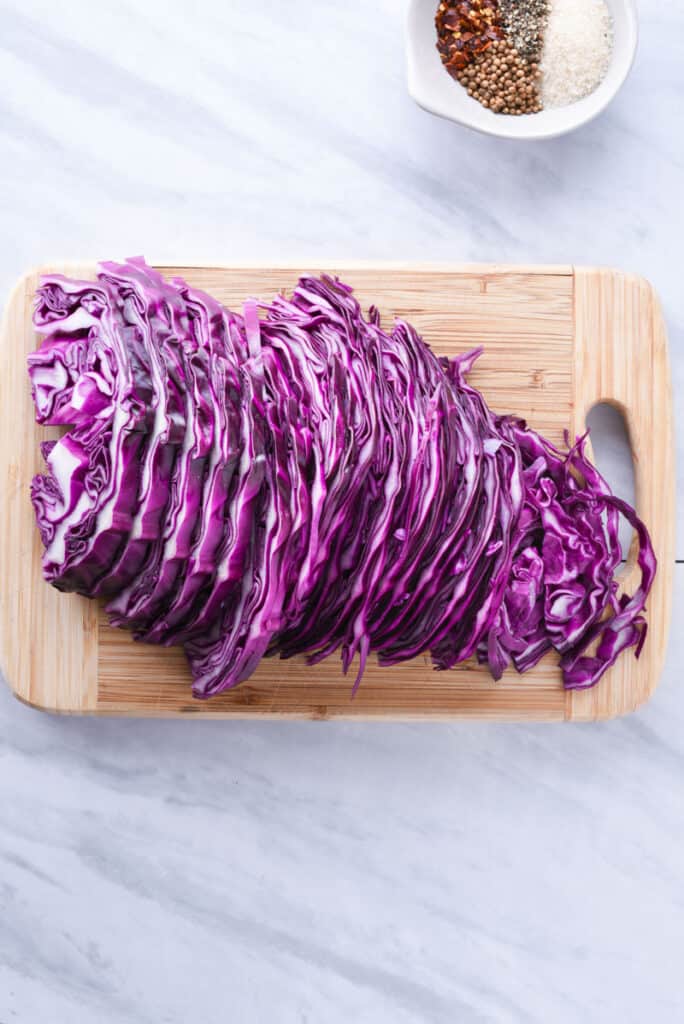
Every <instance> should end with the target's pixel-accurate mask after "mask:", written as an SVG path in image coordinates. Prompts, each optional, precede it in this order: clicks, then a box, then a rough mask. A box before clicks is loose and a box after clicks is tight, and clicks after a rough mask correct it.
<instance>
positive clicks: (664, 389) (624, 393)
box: [568, 267, 675, 718]
mask: <svg viewBox="0 0 684 1024" xmlns="http://www.w3.org/2000/svg"><path fill="white" fill-rule="evenodd" d="M574 390H575V418H574V429H575V434H581V433H583V432H584V430H585V429H586V420H587V414H588V413H589V410H590V409H591V408H592V406H594V405H596V404H597V403H598V402H607V403H609V404H610V405H613V406H615V407H616V408H617V409H619V410H620V412H621V413H622V415H623V417H624V420H625V424H626V427H627V433H628V437H629V443H630V448H631V452H632V459H633V462H634V478H635V485H636V508H637V512H638V514H639V516H640V517H641V518H642V519H643V520H644V522H645V523H646V524H647V525H648V527H649V530H650V532H651V536H652V538H653V541H654V546H655V548H656V557H657V559H658V573H657V575H656V580H655V583H654V586H653V590H652V592H651V595H650V598H649V602H648V621H649V636H648V638H647V641H646V644H645V645H644V650H643V653H642V656H641V660H640V664H639V668H640V672H639V676H640V679H641V683H640V686H639V688H638V692H637V693H636V695H635V698H634V700H633V705H634V706H637V705H638V704H640V703H641V702H642V701H643V700H645V699H646V698H647V697H648V696H649V694H650V693H651V692H652V689H653V686H654V680H655V679H657V678H658V676H659V675H660V671H661V669H662V662H663V660H664V655H665V648H666V644H667V635H668V630H669V624H670V623H669V618H670V593H671V588H672V573H673V564H674V523H675V514H674V513H675V467H674V434H673V421H672V393H671V382H670V368H669V359H668V351H667V335H666V331H665V325H664V322H663V317H662V313H661V310H660V304H659V302H658V299H657V297H656V295H655V293H654V291H653V288H652V287H651V285H650V284H649V283H648V281H645V280H644V279H643V278H640V277H636V276H634V275H631V274H623V273H621V272H619V271H616V270H602V269H593V268H588V267H578V268H575V382H574ZM637 554H638V547H637V544H636V538H635V540H634V542H633V544H632V547H631V549H630V553H629V557H628V560H627V565H626V567H625V571H624V574H623V586H624V589H625V590H627V591H628V592H630V591H631V590H632V589H634V587H636V586H637V585H638V581H639V568H638V566H637V564H636V559H637ZM624 660H625V659H622V661H623V663H624ZM632 689H633V681H632ZM623 696H625V695H624V694H623ZM607 701H608V702H609V703H608V704H606V702H607ZM568 702H569V706H570V712H569V714H568V717H572V718H578V717H579V718H584V717H586V718H596V717H597V715H598V716H599V717H602V718H603V717H610V716H611V715H613V714H621V713H624V711H627V710H630V709H631V708H630V707H628V706H627V707H626V706H621V701H620V692H619V687H618V688H617V690H615V691H614V688H613V687H611V689H610V692H608V689H607V688H605V687H601V686H598V687H596V688H595V689H594V690H591V691H585V692H582V693H578V692H574V693H571V694H569V695H568Z"/></svg>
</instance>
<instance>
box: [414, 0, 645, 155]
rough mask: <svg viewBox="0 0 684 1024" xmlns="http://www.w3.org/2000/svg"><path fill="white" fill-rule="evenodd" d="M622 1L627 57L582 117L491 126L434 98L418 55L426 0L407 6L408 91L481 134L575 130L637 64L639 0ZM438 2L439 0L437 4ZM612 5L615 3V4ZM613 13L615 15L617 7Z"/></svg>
mask: <svg viewBox="0 0 684 1024" xmlns="http://www.w3.org/2000/svg"><path fill="white" fill-rule="evenodd" d="M608 2H609V3H610V0H608ZM618 2H619V3H621V4H623V5H624V13H625V26H626V29H627V40H628V45H627V47H626V48H625V51H624V55H623V60H622V62H621V63H622V66H621V69H620V72H619V75H618V77H617V78H616V79H615V82H614V83H613V86H612V88H611V89H610V90H609V91H607V92H606V94H605V96H603V98H602V99H601V101H600V103H599V104H598V105H597V106H596V107H595V108H594V109H592V110H591V111H589V112H588V113H587V114H586V115H585V116H583V117H579V118H578V119H577V120H575V121H571V122H569V123H565V124H563V125H556V126H554V125H553V124H551V125H548V126H547V127H546V128H538V129H535V128H534V126H533V125H531V124H530V120H528V118H537V117H538V116H539V115H538V114H529V115H527V116H526V117H521V118H505V117H499V118H498V119H497V122H495V123H494V124H493V125H492V126H491V127H490V126H488V125H485V124H482V123H481V122H476V121H474V120H472V119H471V118H470V117H469V116H468V114H467V112H466V113H465V115H464V114H463V113H460V112H457V111H453V110H452V111H447V110H446V109H444V106H443V105H441V104H439V103H436V102H433V100H432V99H431V96H430V90H429V88H427V89H424V88H423V83H422V82H421V77H420V76H421V65H422V62H421V61H420V59H419V58H418V52H417V42H416V38H415V32H414V27H415V19H416V18H417V17H418V12H419V9H421V8H423V6H425V4H426V0H410V2H409V4H408V6H407V9H406V16H405V21H404V30H405V49H406V65H407V88H408V93H409V95H410V96H411V98H412V99H413V101H414V102H415V103H417V104H418V106H419V107H421V108H422V109H423V110H425V111H427V113H429V114H433V115H434V116H436V117H441V118H444V119H445V120H447V121H453V122H454V123H455V124H459V125H462V126H463V127H464V128H468V129H470V130H471V131H474V132H478V133H479V134H480V135H489V136H492V137H494V138H502V139H517V140H520V141H530V142H534V141H540V140H543V139H554V138H558V137H559V136H561V135H567V134H568V133H569V132H573V131H575V130H576V129H577V128H582V127H584V125H587V124H590V123H591V122H592V121H593V120H594V119H595V118H597V117H598V116H599V115H600V114H602V113H603V111H604V110H605V109H606V107H607V106H608V105H609V104H610V103H611V102H612V101H613V99H614V98H615V96H617V94H618V92H619V91H620V89H621V88H622V86H623V85H624V83H625V81H626V79H627V77H628V75H629V73H630V71H631V70H632V67H633V65H634V60H635V58H636V54H637V49H638V45H639V17H638V11H637V5H636V0H618ZM436 4H437V0H435V7H436ZM610 6H611V7H612V5H610ZM611 13H613V15H614V10H613V11H612V12H611ZM455 84H456V83H455ZM590 95H591V94H590ZM574 105H575V104H570V105H569V107H561V108H557V109H559V110H568V109H572V107H573V106H574ZM509 120H510V121H512V122H513V124H511V125H510V127H507V126H506V124H503V123H502V124H501V125H500V126H499V124H498V121H501V122H505V121H509ZM521 129H522V130H521Z"/></svg>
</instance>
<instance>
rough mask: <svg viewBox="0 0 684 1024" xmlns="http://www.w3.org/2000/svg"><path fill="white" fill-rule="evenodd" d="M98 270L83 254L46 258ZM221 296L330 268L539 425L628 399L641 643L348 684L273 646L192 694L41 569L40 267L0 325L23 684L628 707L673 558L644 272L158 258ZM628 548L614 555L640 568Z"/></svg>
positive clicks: (576, 419) (664, 388) (21, 690)
mask: <svg viewBox="0 0 684 1024" xmlns="http://www.w3.org/2000/svg"><path fill="white" fill-rule="evenodd" d="M45 269H49V270H51V271H52V270H61V271H62V272H65V273H69V274H73V275H75V276H79V277H91V276H93V274H94V271H95V268H94V266H93V265H80V266H73V265H70V266H60V267H56V266H51V267H49V268H45ZM159 269H160V270H161V271H162V273H164V274H169V275H173V274H180V275H181V276H183V277H185V278H186V279H187V280H188V281H190V282H191V283H192V284H193V285H195V286H197V287H200V288H204V289H206V290H207V291H209V292H211V293H212V294H213V295H215V296H216V297H217V298H218V299H220V300H221V301H222V302H224V303H226V304H227V305H231V306H234V307H239V306H240V304H241V302H242V301H243V299H244V298H245V297H247V296H249V295H255V296H259V297H263V298H270V297H271V296H272V295H273V294H274V293H275V292H277V291H281V290H284V291H288V290H291V288H292V286H293V284H294V283H295V282H296V279H297V276H298V274H299V273H301V272H305V271H310V272H319V271H326V272H333V273H338V274H339V275H340V276H341V277H343V278H344V279H345V280H346V281H348V282H349V283H350V284H352V285H353V287H354V289H355V291H356V294H357V296H358V298H359V300H360V302H361V304H362V306H363V307H364V308H366V307H367V306H369V305H370V304H371V303H373V304H375V305H376V306H378V308H379V309H380V312H381V314H382V315H383V317H384V318H387V319H388V320H389V319H390V318H391V317H393V316H402V317H406V318H407V319H409V320H411V321H412V322H413V323H414V324H415V325H416V327H417V328H418V330H419V331H421V333H422V334H423V335H424V337H425V339H426V340H427V341H428V342H429V343H430V345H431V346H432V347H433V349H434V350H435V351H436V352H437V353H439V354H445V355H451V354H454V353H456V352H462V351H463V350H464V349H467V348H469V347H472V346H474V345H479V344H482V345H484V346H485V351H484V354H483V356H482V358H481V359H480V360H479V361H478V363H477V365H476V368H475V370H474V372H473V374H472V376H471V380H472V382H473V384H475V386H477V387H478V388H480V389H481V390H482V391H483V392H484V394H485V396H486V398H487V400H488V402H489V404H490V405H491V406H492V407H493V408H494V409H495V410H497V411H499V412H515V413H516V414H518V415H520V416H524V417H525V418H526V419H527V420H528V421H529V422H530V423H531V425H532V426H534V427H536V428H537V429H539V430H541V431H542V432H543V433H544V434H545V435H546V436H547V437H548V438H549V439H550V440H552V441H555V442H559V443H560V442H561V441H562V439H563V433H564V431H565V430H568V429H569V430H570V431H571V432H574V433H580V432H582V431H583V430H584V427H585V422H586V414H587V412H588V411H589V409H590V408H591V407H592V405H594V404H595V403H596V402H597V401H608V402H611V403H614V404H615V405H617V406H618V407H619V408H620V409H621V410H622V412H623V413H624V415H625V418H626V421H627V424H628V430H629V437H630V442H631V446H632V451H633V454H634V460H635V476H636V487H637V507H638V510H639V513H640V514H641V515H642V517H643V518H644V519H645V521H646V523H647V525H648V527H649V529H650V530H651V532H652V536H653V540H654V543H655V547H656V553H657V557H658V561H659V572H658V575H657V577H656V582H655V586H654V589H653V591H652V593H651V596H650V599H649V604H648V620H649V634H648V637H647V640H646V643H645V645H644V649H643V652H642V656H641V658H640V659H639V660H638V661H637V660H636V659H635V658H634V657H633V656H632V654H631V652H628V653H627V654H626V655H624V656H623V657H622V658H620V659H619V661H618V663H617V664H616V665H615V666H614V667H613V668H612V669H611V670H609V672H608V673H606V675H605V676H604V677H603V679H602V680H601V682H600V683H599V685H598V686H597V687H595V688H594V689H593V690H590V691H585V692H582V693H578V692H566V691H564V689H563V687H562V684H561V678H560V673H559V670H558V668H557V664H556V662H557V659H556V657H555V656H549V657H547V658H546V659H544V661H542V662H541V663H540V664H539V665H538V666H537V667H536V668H535V669H533V670H532V671H531V672H529V673H527V674H526V675H524V676H519V675H518V674H517V673H516V672H515V671H513V670H509V671H508V672H506V673H505V675H504V677H503V679H502V680H501V681H500V682H498V683H495V682H493V680H492V679H491V678H490V676H489V674H488V672H487V671H486V669H483V668H481V667H479V666H477V665H475V664H473V663H471V662H468V663H466V664H464V665H461V666H459V667H457V668H455V669H453V670H450V671H448V672H435V671H434V670H433V669H432V667H431V665H430V663H429V660H428V658H427V657H421V658H417V659H415V660H414V661H412V662H409V663H406V664H404V665H402V666H398V667H396V668H392V669H390V670H388V669H380V668H379V667H378V666H377V665H375V664H371V665H369V668H368V670H367V672H366V675H365V676H364V679H363V683H362V685H361V687H360V689H359V691H358V693H357V695H356V697H354V698H353V699H352V698H351V693H350V689H351V681H350V679H348V678H345V677H344V676H343V675H342V673H341V670H340V667H339V663H338V661H337V660H336V659H335V658H333V659H329V660H328V661H327V662H324V663H323V664H321V665H317V666H315V667H308V666H307V665H306V664H305V662H304V661H303V660H300V659H293V660H291V661H280V660H275V659H268V660H265V661H263V662H262V664H261V666H260V667H259V669H258V671H257V672H256V673H255V674H254V675H253V676H252V678H251V679H250V680H248V682H246V683H244V684H243V685H241V686H239V687H237V688H236V689H235V690H233V691H231V692H229V693H227V694H222V695H220V696H219V697H216V698H213V699H212V700H210V701H208V702H200V701H197V700H194V699H193V698H192V696H191V692H190V676H189V672H188V668H187V665H186V662H185V658H184V656H183V654H182V651H180V650H179V649H170V650H169V649H162V648H159V647H153V646H150V645H145V644H139V643H135V642H134V641H133V640H132V639H131V637H130V635H129V634H127V633H126V632H124V631H122V630H115V629H112V628H111V627H110V626H108V624H107V620H106V616H105V615H104V613H103V612H102V610H101V609H100V608H99V607H98V604H97V603H96V602H92V601H88V600H86V599H83V598H80V597H78V596H76V595H73V594H61V593H59V592H58V591H56V590H54V589H53V588H52V587H50V586H48V585H47V584H46V583H45V582H44V581H43V580H42V578H41V572H40V556H41V544H40V538H39V536H38V531H37V529H36V527H35V523H34V518H33V512H32V509H31V505H30V501H29V485H30V481H31V477H32V476H33V475H34V473H36V472H39V471H40V470H41V469H42V465H41V457H40V451H39V442H40V441H41V440H42V439H44V438H46V437H50V436H57V431H56V430H54V429H49V428H48V429H46V428H41V427H38V426H36V424H35V422H34V417H33V405H32V401H31V396H30V388H29V383H28V377H27V373H26V356H27V354H28V353H29V352H30V351H32V350H33V349H34V348H35V347H36V345H37V340H38V339H37V336H36V335H35V332H34V331H33V328H32V325H31V311H32V302H33V293H34V291H35V287H36V283H37V280H38V276H39V275H38V272H34V273H30V274H27V275H26V276H25V277H24V278H23V279H22V280H21V281H20V282H19V284H18V285H17V287H16V289H15V291H14V293H13V294H12V296H11V298H10V301H9V304H8V307H7V309H6V312H5V317H4V320H3V326H2V334H1V337H0V424H1V428H2V431H1V436H2V444H1V445H0V488H1V489H2V490H1V494H0V499H1V504H0V565H2V597H1V605H0V659H1V663H2V667H3V670H4V673H5V676H6V678H7V680H8V682H9V684H10V686H11V687H12V688H13V690H14V692H15V694H16V695H17V697H19V698H20V699H21V700H23V701H25V702H27V703H29V704H32V705H34V706H35V707H39V708H45V709H48V710H51V711H58V712H71V713H87V712H89V713H95V714H116V715H134V716H139V715H153V716H162V715H163V716H178V715H188V714H193V715H203V716H206V717H210V718H217V717H226V718H236V717H264V716H269V717H283V716H290V717H298V718H312V719H327V718H333V717H346V718H395V719H396V718H413V719H417V718H466V717H467V718H475V719H477V718H480V719H507V720H547V721H548V720H562V719H574V720H582V719H584V720H587V719H596V718H609V717H612V716H614V715H619V714H622V713H624V712H627V711H631V710H633V709H634V708H636V707H637V706H638V705H639V704H640V703H642V702H643V701H644V700H646V699H647V698H648V697H649V695H650V694H651V693H652V691H653V689H654V688H655V686H656V684H657V681H658V677H659V675H660V671H661V668H662V663H663V658H664V654H665V647H666V642H667V635H668V629H669V621H670V605H671V590H672V572H673V559H674V448H673V438H672V418H671V417H672V408H671V404H672V403H671V394H670V374H669V366H668V355H667V339H666V334H665V329H664V326H663V321H662V317H661V313H660V308H659V305H658V301H657V298H656V297H655V295H654V293H653V290H652V288H651V287H650V285H649V284H648V283H647V282H646V281H644V280H642V279H640V278H637V277H632V276H629V275H626V274H622V273H620V272H618V271H613V270H593V269H588V268H582V269H578V268H573V267H570V266H560V267H520V266H518V267H506V266H493V265H486V266H456V267H450V266H428V265H420V266H404V265H398V264H396V265H374V264H349V263H345V264H342V265H339V266H331V265H326V266H324V267H321V266H317V265H309V266H294V265H292V266H282V265H281V266H276V267H263V266H259V267H212V268H207V267H160V268H159ZM635 571H636V570H635V566H634V555H632V556H631V558H630V560H629V561H628V564H627V566H626V569H625V574H624V580H625V584H626V585H627V586H629V585H630V582H633V579H634V573H635Z"/></svg>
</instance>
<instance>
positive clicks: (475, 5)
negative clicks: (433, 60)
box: [435, 0, 503, 78]
mask: <svg viewBox="0 0 684 1024" xmlns="http://www.w3.org/2000/svg"><path fill="white" fill-rule="evenodd" d="M435 27H436V29H437V49H438V50H439V55H440V57H441V60H442V63H443V64H444V67H445V68H446V69H447V71H448V72H449V74H450V75H451V76H452V77H453V78H457V77H458V74H459V72H460V71H462V70H463V69H464V68H465V67H466V66H467V65H468V64H470V63H471V62H472V61H473V60H474V59H475V58H476V57H477V56H479V55H481V54H483V53H485V52H486V51H487V50H488V49H489V47H490V46H491V45H492V43H493V42H495V41H496V40H497V39H502V38H503V27H502V25H501V17H500V11H499V5H498V2H497V0H459V2H458V3H440V5H439V7H438V8H437V13H436V15H435Z"/></svg>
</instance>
